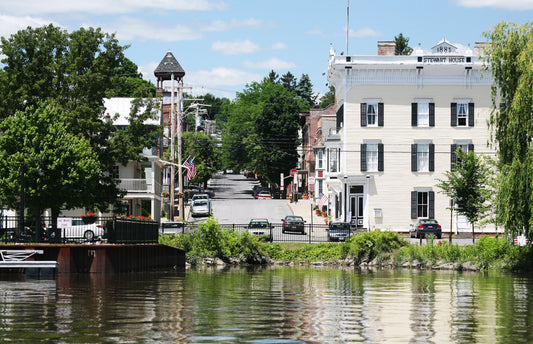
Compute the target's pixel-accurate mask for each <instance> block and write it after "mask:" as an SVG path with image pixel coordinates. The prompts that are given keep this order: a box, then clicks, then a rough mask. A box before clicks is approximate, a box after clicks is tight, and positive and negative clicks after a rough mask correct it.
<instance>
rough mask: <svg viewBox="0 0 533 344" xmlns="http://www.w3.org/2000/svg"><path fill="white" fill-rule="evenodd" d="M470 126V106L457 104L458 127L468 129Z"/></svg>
mask: <svg viewBox="0 0 533 344" xmlns="http://www.w3.org/2000/svg"><path fill="white" fill-rule="evenodd" d="M467 125H468V104H467V103H457V126H458V127H466V126H467Z"/></svg>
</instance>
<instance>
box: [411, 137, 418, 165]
mask: <svg viewBox="0 0 533 344" xmlns="http://www.w3.org/2000/svg"><path fill="white" fill-rule="evenodd" d="M416 148H417V147H416V143H414V144H412V145H411V171H413V172H416V171H418V166H417V165H418V164H417V161H416V160H417V159H416V155H417V152H416Z"/></svg>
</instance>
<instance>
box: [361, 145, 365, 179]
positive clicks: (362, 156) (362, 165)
mask: <svg viewBox="0 0 533 344" xmlns="http://www.w3.org/2000/svg"><path fill="white" fill-rule="evenodd" d="M361 171H362V172H365V171H366V144H365V143H362V144H361Z"/></svg>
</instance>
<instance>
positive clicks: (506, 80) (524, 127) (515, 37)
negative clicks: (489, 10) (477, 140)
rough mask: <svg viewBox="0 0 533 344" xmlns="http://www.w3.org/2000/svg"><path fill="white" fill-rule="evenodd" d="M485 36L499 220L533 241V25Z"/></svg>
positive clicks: (501, 27)
mask: <svg viewBox="0 0 533 344" xmlns="http://www.w3.org/2000/svg"><path fill="white" fill-rule="evenodd" d="M484 35H485V37H486V38H487V39H488V40H489V41H490V42H491V44H490V46H488V47H487V48H486V50H485V54H486V55H485V56H486V62H487V63H488V64H489V65H490V67H491V71H492V76H493V79H494V83H493V86H492V104H493V105H492V111H491V117H490V121H489V124H490V126H491V129H492V139H493V143H494V144H495V146H496V147H497V150H498V153H497V154H498V162H497V166H498V169H499V176H498V177H499V179H498V187H497V189H498V190H497V197H496V221H497V223H498V224H501V225H503V226H504V227H505V230H506V232H507V233H508V234H509V235H510V236H516V235H517V234H525V235H526V236H527V237H528V238H529V239H530V240H532V239H533V230H532V228H533V217H532V213H533V184H532V182H531V181H532V180H533V156H532V155H533V152H532V147H531V140H532V137H533V130H532V128H533V117H532V116H531V109H532V108H533V91H532V87H531V85H532V84H533V69H532V68H531V61H532V60H533V43H532V42H533V24H532V23H531V22H529V23H527V24H525V25H517V24H513V23H506V22H501V23H499V24H498V25H496V26H495V27H494V28H493V29H492V30H490V31H487V32H486V33H485V34H484Z"/></svg>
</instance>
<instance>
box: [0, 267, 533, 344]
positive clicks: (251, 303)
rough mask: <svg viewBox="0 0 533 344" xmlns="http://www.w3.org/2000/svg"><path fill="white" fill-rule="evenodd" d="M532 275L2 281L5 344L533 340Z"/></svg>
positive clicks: (250, 274)
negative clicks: (7, 343)
mask: <svg viewBox="0 0 533 344" xmlns="http://www.w3.org/2000/svg"><path fill="white" fill-rule="evenodd" d="M532 322H533V278H532V276H516V275H510V274H500V273H458V272H432V271H429V272H428V271H423V272H421V271H415V272H412V271H407V270H395V271H387V270H385V271H382V270H378V271H363V272H360V271H357V270H356V271H354V270H353V269H351V270H343V269H326V268H289V267H278V268H264V269H255V270H247V269H243V268H232V269H229V270H216V269H215V270H202V271H196V270H187V271H183V272H166V273H162V272H157V273H142V274H141V273H135V274H117V275H105V274H83V275H77V274H72V275H58V276H51V277H30V276H19V275H6V274H3V275H0V332H1V333H0V338H1V339H0V340H1V341H12V342H24V341H25V342H31V343H34V342H48V343H116V342H120V343H261V344H264V343H360V342H361V343H533V329H532V325H533V324H532Z"/></svg>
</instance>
